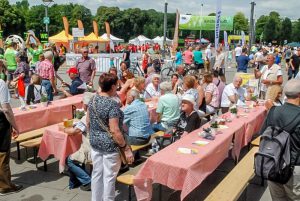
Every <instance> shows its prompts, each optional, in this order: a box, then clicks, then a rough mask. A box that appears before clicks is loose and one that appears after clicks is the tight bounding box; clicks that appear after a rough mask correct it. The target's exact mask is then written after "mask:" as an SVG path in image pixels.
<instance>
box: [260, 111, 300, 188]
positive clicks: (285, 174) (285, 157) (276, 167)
mask: <svg viewBox="0 0 300 201" xmlns="http://www.w3.org/2000/svg"><path fill="white" fill-rule="evenodd" d="M275 110H276V107H275V108H274V109H273V110H271V111H270V114H269V115H272V116H271V118H273V119H274V112H275ZM271 112H272V113H271ZM298 115H299V114H297V115H296V116H295V117H294V118H293V120H292V121H291V122H290V123H288V124H287V125H286V126H284V127H282V128H280V127H278V126H274V125H271V126H269V127H267V128H266V130H265V131H264V132H263V134H262V135H261V140H260V144H259V151H258V152H257V153H256V154H255V156H254V168H255V174H256V175H257V176H260V177H261V178H262V179H267V180H270V181H274V182H277V183H281V184H285V183H287V182H288V181H289V179H290V177H291V176H292V174H293V170H294V164H292V163H291V150H290V135H291V134H292V133H289V132H287V131H286V130H285V129H286V128H287V127H288V126H290V125H291V124H292V123H293V122H294V121H295V120H296V119H297V117H298ZM273 122H274V121H273ZM297 126H298V125H297V124H296V125H295V127H297ZM294 129H295V128H293V129H292V131H294ZM298 157H299V154H298V156H297V157H296V161H297V159H298Z"/></svg>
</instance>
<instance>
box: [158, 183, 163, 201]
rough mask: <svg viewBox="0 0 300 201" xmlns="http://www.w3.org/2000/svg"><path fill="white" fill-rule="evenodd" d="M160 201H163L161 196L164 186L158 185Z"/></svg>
mask: <svg viewBox="0 0 300 201" xmlns="http://www.w3.org/2000/svg"><path fill="white" fill-rule="evenodd" d="M158 185H159V186H158V196H159V197H158V200H159V201H161V196H162V185H161V184H158Z"/></svg>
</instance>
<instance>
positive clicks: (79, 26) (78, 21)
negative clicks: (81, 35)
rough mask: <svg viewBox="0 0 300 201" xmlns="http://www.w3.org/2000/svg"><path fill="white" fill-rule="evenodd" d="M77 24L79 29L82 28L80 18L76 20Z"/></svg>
mask: <svg viewBox="0 0 300 201" xmlns="http://www.w3.org/2000/svg"><path fill="white" fill-rule="evenodd" d="M77 25H78V28H79V29H83V23H82V21H81V20H77Z"/></svg>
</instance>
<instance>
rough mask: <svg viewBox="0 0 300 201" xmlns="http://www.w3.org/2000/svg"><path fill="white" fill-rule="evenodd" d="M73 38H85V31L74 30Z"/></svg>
mask: <svg viewBox="0 0 300 201" xmlns="http://www.w3.org/2000/svg"><path fill="white" fill-rule="evenodd" d="M72 35H73V37H78V38H80V37H84V29H79V28H72Z"/></svg>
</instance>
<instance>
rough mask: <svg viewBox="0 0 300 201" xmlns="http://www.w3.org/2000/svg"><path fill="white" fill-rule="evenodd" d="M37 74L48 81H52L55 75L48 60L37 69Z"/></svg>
mask: <svg viewBox="0 0 300 201" xmlns="http://www.w3.org/2000/svg"><path fill="white" fill-rule="evenodd" d="M38 74H39V75H40V77H41V78H42V79H49V80H51V79H53V78H54V76H55V74H54V67H53V64H52V63H51V61H49V60H48V59H45V60H44V61H42V62H41V63H40V65H39V68H38Z"/></svg>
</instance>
